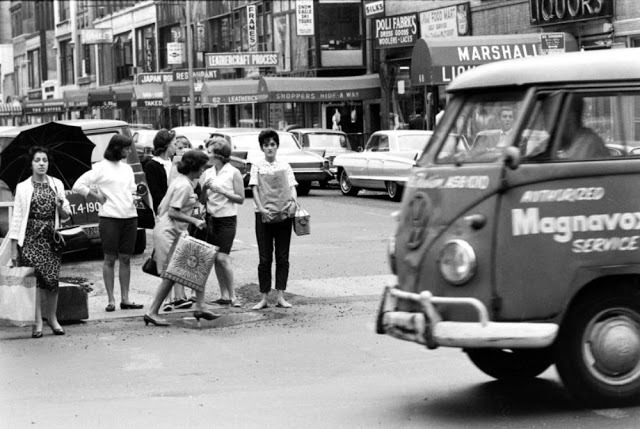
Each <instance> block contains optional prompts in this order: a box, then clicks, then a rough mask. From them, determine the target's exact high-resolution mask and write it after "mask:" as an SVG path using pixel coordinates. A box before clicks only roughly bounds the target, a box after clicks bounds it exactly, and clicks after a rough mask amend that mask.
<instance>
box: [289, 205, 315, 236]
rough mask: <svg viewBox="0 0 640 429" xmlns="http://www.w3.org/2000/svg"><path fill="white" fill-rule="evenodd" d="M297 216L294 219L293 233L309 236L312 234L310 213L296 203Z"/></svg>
mask: <svg viewBox="0 0 640 429" xmlns="http://www.w3.org/2000/svg"><path fill="white" fill-rule="evenodd" d="M296 206H297V208H296V214H295V217H294V218H293V231H294V232H295V233H296V235H309V234H311V215H309V212H308V211H306V210H305V209H303V208H302V207H300V204H298V203H296Z"/></svg>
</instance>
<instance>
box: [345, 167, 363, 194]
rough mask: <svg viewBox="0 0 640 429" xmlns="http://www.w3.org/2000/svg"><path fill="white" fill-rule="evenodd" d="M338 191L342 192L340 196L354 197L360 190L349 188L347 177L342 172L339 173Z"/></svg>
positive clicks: (353, 187) (349, 182) (349, 183)
mask: <svg viewBox="0 0 640 429" xmlns="http://www.w3.org/2000/svg"><path fill="white" fill-rule="evenodd" d="M340 191H342V195H348V196H350V197H355V196H356V195H358V192H360V188H356V187H355V186H351V180H349V175H348V174H347V172H346V171H344V170H342V171H341V172H340Z"/></svg>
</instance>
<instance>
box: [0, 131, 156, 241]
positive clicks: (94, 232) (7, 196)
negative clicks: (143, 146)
mask: <svg viewBox="0 0 640 429" xmlns="http://www.w3.org/2000/svg"><path fill="white" fill-rule="evenodd" d="M57 122H60V123H61V124H65V125H74V126H77V127H80V128H82V131H84V133H85V135H86V136H87V137H88V138H89V140H91V141H92V142H93V143H94V144H95V145H96V147H95V148H94V149H93V153H92V155H91V162H92V163H96V162H98V161H101V160H102V159H103V154H104V150H105V149H106V147H107V144H108V143H109V140H111V137H112V136H113V135H114V134H124V135H126V136H129V137H130V136H131V130H130V129H129V125H128V124H127V123H126V122H124V121H116V120H102V119H78V120H68V121H57ZM30 127H33V126H32V125H31V126H25V127H15V128H12V129H10V130H7V131H4V132H0V159H1V158H2V150H3V149H4V148H6V147H7V146H8V145H9V144H10V143H11V141H12V140H13V139H14V138H15V137H16V136H17V135H18V134H20V131H22V130H23V129H26V128H30ZM126 161H127V163H128V164H129V165H131V167H132V168H133V172H134V174H135V179H136V184H137V185H138V189H137V195H136V199H135V202H136V207H137V208H138V215H139V216H140V217H143V216H145V217H146V216H148V215H149V214H151V215H153V212H152V211H151V209H150V208H149V207H151V199H150V196H149V192H148V186H147V181H146V178H145V175H144V172H143V171H142V165H140V159H139V158H138V153H137V151H134V150H132V151H130V154H129V157H128V158H127V160H126ZM66 194H67V199H68V200H69V203H70V204H71V219H70V220H69V221H67V222H65V223H64V224H63V225H62V228H61V230H60V233H61V234H62V236H63V237H64V238H65V241H66V247H65V249H64V251H65V252H74V251H80V250H85V249H88V248H90V247H92V246H96V245H101V239H100V233H99V232H98V210H99V209H100V203H99V202H98V201H97V200H95V199H94V198H92V197H84V196H82V195H80V194H77V193H75V192H72V191H71V190H69V189H67V190H66ZM0 201H1V202H11V201H13V195H11V193H10V192H8V193H6V192H0ZM143 201H144V203H143ZM145 203H146V205H145ZM1 216H2V217H0V231H2V233H3V235H4V234H6V231H8V218H7V217H6V211H3V213H2V215H1ZM5 222H7V224H5ZM146 245H147V240H146V232H145V230H144V229H138V234H137V236H136V244H135V249H134V253H136V254H139V253H142V252H144V249H145V247H146Z"/></svg>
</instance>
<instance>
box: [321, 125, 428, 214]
mask: <svg viewBox="0 0 640 429" xmlns="http://www.w3.org/2000/svg"><path fill="white" fill-rule="evenodd" d="M432 134H433V132H432V131H421V130H385V131H376V132H375V133H373V134H372V135H371V137H369V140H368V141H367V144H366V145H365V147H364V151H363V152H355V153H347V154H342V155H338V156H336V157H335V158H334V160H333V165H334V166H335V167H336V168H337V170H338V181H339V183H340V190H341V191H342V194H343V195H350V196H355V195H357V194H358V192H359V191H360V189H379V190H386V191H387V194H388V195H389V198H391V199H392V200H394V201H400V199H401V198H402V191H403V188H404V185H405V184H406V182H407V180H408V178H409V175H410V174H411V169H412V168H413V167H414V166H415V165H416V160H417V159H418V157H419V156H420V154H421V153H422V151H423V150H424V148H425V147H426V146H427V143H428V141H429V138H430V137H431V135H432Z"/></svg>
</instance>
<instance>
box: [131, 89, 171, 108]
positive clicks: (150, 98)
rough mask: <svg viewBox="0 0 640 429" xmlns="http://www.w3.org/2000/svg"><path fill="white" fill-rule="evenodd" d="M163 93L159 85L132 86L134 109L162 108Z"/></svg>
mask: <svg viewBox="0 0 640 429" xmlns="http://www.w3.org/2000/svg"><path fill="white" fill-rule="evenodd" d="M163 97H164V92H163V91H162V84H161V83H146V84H143V85H134V87H133V102H132V106H134V107H162V106H163V104H162V103H163V100H162V99H163Z"/></svg>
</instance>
